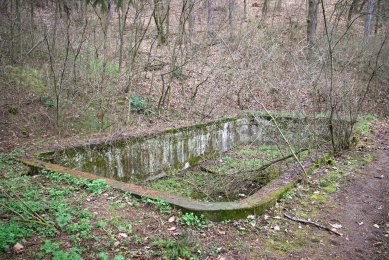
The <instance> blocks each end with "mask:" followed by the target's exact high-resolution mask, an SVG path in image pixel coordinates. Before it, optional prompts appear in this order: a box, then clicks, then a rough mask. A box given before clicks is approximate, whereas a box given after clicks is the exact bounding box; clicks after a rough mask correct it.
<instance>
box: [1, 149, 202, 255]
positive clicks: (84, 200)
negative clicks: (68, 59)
mask: <svg viewBox="0 0 389 260" xmlns="http://www.w3.org/2000/svg"><path fill="white" fill-rule="evenodd" d="M18 154H19V152H17V153H13V154H7V155H6V154H0V187H1V188H0V189H1V190H0V191H1V192H0V216H1V219H0V258H2V259H3V258H4V259H8V258H9V257H11V256H15V254H13V253H12V248H13V246H14V245H15V244H16V243H20V244H22V245H24V246H25V247H27V249H29V248H28V247H29V246H28V243H29V242H26V241H31V240H33V241H34V242H33V244H35V245H36V246H35V247H34V249H33V250H31V249H30V251H28V252H26V253H23V257H26V258H32V259H130V258H132V257H133V256H137V255H138V254H141V255H143V256H144V257H146V258H151V257H153V256H159V257H161V258H163V259H175V258H178V257H181V258H185V257H188V258H191V259H196V258H197V257H198V255H199V254H198V248H199V244H198V242H197V240H193V241H192V240H191V241H189V240H187V239H186V238H185V237H183V236H179V237H177V238H172V239H165V238H163V237H159V238H158V239H152V238H150V239H149V238H148V237H147V236H148V235H147V234H146V236H145V234H143V233H142V230H143V229H144V228H145V227H146V226H144V225H146V224H145V223H143V221H148V219H149V217H146V218H145V219H134V220H131V217H129V216H127V215H126V214H125V213H126V211H127V209H126V208H128V207H132V208H134V210H135V211H139V209H137V208H140V207H143V209H141V211H142V210H145V209H148V210H152V211H154V212H155V213H156V214H159V215H157V216H158V217H159V218H165V217H170V216H171V215H172V214H176V218H177V221H176V224H177V225H178V226H180V227H182V228H183V229H193V230H204V229H205V228H207V226H208V223H209V222H208V220H207V219H206V218H205V217H204V216H197V215H194V214H193V213H181V212H180V211H178V212H177V211H175V210H174V209H173V208H172V207H171V206H170V205H169V204H168V203H166V202H165V201H163V200H160V199H156V200H154V199H147V198H143V199H137V198H134V197H132V196H131V195H130V194H128V193H125V192H121V191H114V190H113V189H111V188H109V186H108V185H107V184H106V183H105V182H104V181H103V180H94V181H88V180H84V179H77V178H74V177H72V176H70V175H67V174H60V173H56V172H52V171H48V170H41V171H40V172H39V174H38V175H34V176H32V175H29V174H28V171H27V169H25V168H24V166H22V165H21V164H19V163H18V162H17V161H16V160H15V158H16V156H17V155H18ZM98 203H100V204H98ZM101 203H102V204H101ZM97 205H100V206H97ZM149 213H150V212H149ZM155 213H151V214H155ZM147 225H149V224H147ZM145 246H148V247H149V248H151V249H150V250H148V252H147V254H146V255H145V253H144V252H143V250H142V248H143V247H145ZM129 248H130V250H129ZM24 250H25V249H24ZM24 250H23V251H24Z"/></svg>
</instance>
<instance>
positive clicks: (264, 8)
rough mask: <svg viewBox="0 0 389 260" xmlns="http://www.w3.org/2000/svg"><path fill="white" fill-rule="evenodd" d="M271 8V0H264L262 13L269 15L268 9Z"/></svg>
mask: <svg viewBox="0 0 389 260" xmlns="http://www.w3.org/2000/svg"><path fill="white" fill-rule="evenodd" d="M268 9H269V0H264V1H263V6H262V15H263V16H266V15H267V10H268Z"/></svg>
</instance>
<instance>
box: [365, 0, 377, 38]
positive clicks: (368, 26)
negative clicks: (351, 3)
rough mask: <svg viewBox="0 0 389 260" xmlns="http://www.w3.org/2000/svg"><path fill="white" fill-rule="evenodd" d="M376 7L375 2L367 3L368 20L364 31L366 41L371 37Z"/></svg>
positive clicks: (371, 0) (372, 0)
mask: <svg viewBox="0 0 389 260" xmlns="http://www.w3.org/2000/svg"><path fill="white" fill-rule="evenodd" d="M374 5H375V0H368V2H367V15H366V20H365V29H364V34H363V38H364V40H365V41H366V40H368V39H369V38H370V35H371V27H372V26H371V23H372V20H373V12H374Z"/></svg>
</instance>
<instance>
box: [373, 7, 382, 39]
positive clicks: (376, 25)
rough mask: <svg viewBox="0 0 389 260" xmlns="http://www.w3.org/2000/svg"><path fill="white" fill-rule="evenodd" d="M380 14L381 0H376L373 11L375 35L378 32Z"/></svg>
mask: <svg viewBox="0 0 389 260" xmlns="http://www.w3.org/2000/svg"><path fill="white" fill-rule="evenodd" d="M380 16H381V0H378V1H377V8H376V12H375V17H376V18H375V27H374V34H375V35H376V34H377V32H378V29H379V28H380V22H381V21H380Z"/></svg>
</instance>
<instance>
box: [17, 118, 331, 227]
mask: <svg viewBox="0 0 389 260" xmlns="http://www.w3.org/2000/svg"><path fill="white" fill-rule="evenodd" d="M278 122H279V123H281V124H283V125H284V129H286V130H285V131H286V132H285V133H286V134H287V135H288V136H289V138H301V137H302V136H301V133H299V132H298V133H293V131H291V129H296V128H298V129H299V130H300V131H301V129H302V128H301V126H302V127H306V126H308V125H309V124H308V121H307V120H300V119H299V120H296V119H295V118H291V117H284V118H281V119H280V118H279V119H278ZM273 128H274V127H273V123H272V122H271V120H270V118H269V117H266V116H261V117H255V118H254V117H244V118H228V119H221V120H217V121H214V122H210V123H206V124H200V125H194V126H189V127H182V128H177V129H171V130H166V131H162V132H160V133H155V134H148V135H144V136H137V137H131V136H130V137H125V138H122V139H120V138H119V139H116V140H114V141H110V142H107V141H104V140H101V141H99V142H97V143H96V142H95V143H91V144H87V145H84V146H76V147H71V148H66V149H62V150H56V151H50V152H44V153H36V154H34V155H32V156H30V157H24V158H21V161H22V162H23V163H25V164H26V165H28V166H30V168H31V169H34V170H36V169H48V170H50V171H54V172H59V173H64V174H70V175H71V176H73V177H77V178H84V179H89V180H95V179H103V180H105V181H106V183H107V184H109V185H111V186H112V187H113V188H117V189H120V190H123V191H126V192H130V193H131V194H133V195H135V196H137V197H148V198H152V199H163V200H165V201H166V202H168V203H171V204H172V205H174V206H177V207H179V208H182V209H183V210H184V211H191V212H195V213H198V214H204V215H205V216H207V217H208V218H209V219H212V220H224V219H236V218H242V217H245V216H247V215H249V214H262V213H263V212H264V211H265V210H266V209H267V208H268V207H270V206H271V205H273V203H275V201H276V200H277V199H279V198H280V197H281V196H282V194H283V193H284V192H285V191H287V190H288V189H289V188H291V187H292V186H293V185H294V184H295V183H296V181H297V180H298V178H299V175H298V174H297V173H298V168H296V167H295V166H294V167H292V169H291V170H290V171H287V172H284V173H283V174H282V175H281V176H280V177H279V178H278V179H276V180H275V181H273V182H271V183H269V184H268V185H266V186H265V187H263V188H261V189H260V190H259V191H257V192H256V193H255V194H253V195H252V196H249V197H247V198H245V199H242V200H238V201H231V202H202V201H197V200H192V199H187V198H183V197H180V196H176V195H172V194H167V193H164V192H160V191H156V190H153V189H150V188H147V187H143V186H138V185H136V184H134V183H130V182H131V181H132V180H133V178H141V179H144V178H146V177H149V176H152V175H155V174H158V173H159V172H161V171H163V170H166V169H169V168H174V169H184V168H187V167H190V166H192V165H194V164H195V163H196V161H197V160H199V159H201V158H202V157H203V156H207V155H209V154H210V153H215V152H217V153H222V152H225V151H227V150H229V149H231V148H232V147H234V146H236V145H243V144H248V143H250V142H261V143H266V142H279V141H282V140H279V139H280V137H279V135H278V133H277V132H276V130H275V129H273ZM265 129H266V131H265ZM312 129H315V130H314V131H313V130H312ZM310 130H311V131H304V135H305V137H306V138H309V135H317V134H318V133H320V135H326V134H328V128H327V126H326V122H325V121H322V122H321V123H317V122H316V124H315V127H314V128H311V129H310ZM264 131H265V132H266V134H263V133H264ZM34 157H35V158H34ZM37 157H38V158H37ZM310 165H311V163H308V164H306V165H305V166H306V167H307V168H308V167H310Z"/></svg>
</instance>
